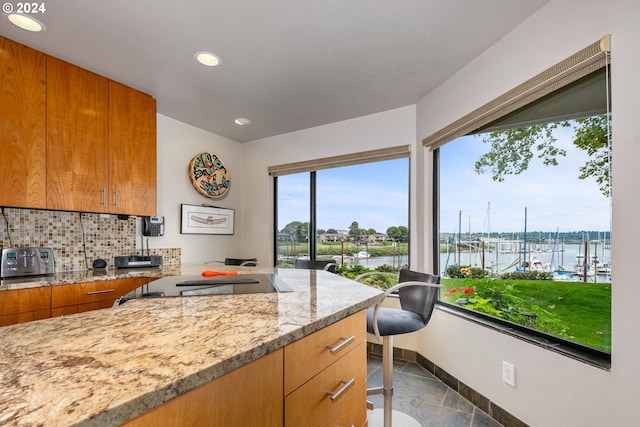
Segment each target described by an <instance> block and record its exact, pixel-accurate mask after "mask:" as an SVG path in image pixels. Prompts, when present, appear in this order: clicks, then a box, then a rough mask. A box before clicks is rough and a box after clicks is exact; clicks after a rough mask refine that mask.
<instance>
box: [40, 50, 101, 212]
mask: <svg viewBox="0 0 640 427" xmlns="http://www.w3.org/2000/svg"><path fill="white" fill-rule="evenodd" d="M107 108H108V80H107V79H106V78H104V77H102V76H99V75H97V74H94V73H92V72H90V71H87V70H84V69H82V68H79V67H76V66H75V65H72V64H69V63H67V62H64V61H61V60H59V59H56V58H52V57H48V58H47V165H48V169H47V208H48V209H60V210H74V211H75V210H77V211H88V212H104V211H105V210H106V200H107V194H106V193H107V190H108V188H107V186H108V175H107V174H108V169H107V165H108V159H109V158H108V155H109V152H108V123H107V120H108V110H107Z"/></svg>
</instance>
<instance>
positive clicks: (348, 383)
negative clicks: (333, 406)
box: [327, 378, 356, 401]
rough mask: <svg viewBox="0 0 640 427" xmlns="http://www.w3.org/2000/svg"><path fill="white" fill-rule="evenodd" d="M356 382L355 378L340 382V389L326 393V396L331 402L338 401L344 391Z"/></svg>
mask: <svg viewBox="0 0 640 427" xmlns="http://www.w3.org/2000/svg"><path fill="white" fill-rule="evenodd" d="M355 382H356V379H355V378H351V379H350V380H349V381H345V380H340V383H341V384H343V386H342V387H340V388H339V389H338V391H328V392H327V394H328V395H329V396H331V400H334V401H335V400H336V399H338V398H339V397H340V396H341V395H342V393H344V392H345V391H347V390H348V389H349V387H351V386H352V385H354V384H355Z"/></svg>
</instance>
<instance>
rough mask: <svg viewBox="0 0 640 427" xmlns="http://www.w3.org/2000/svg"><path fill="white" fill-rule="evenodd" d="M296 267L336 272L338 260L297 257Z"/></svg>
mask: <svg viewBox="0 0 640 427" xmlns="http://www.w3.org/2000/svg"><path fill="white" fill-rule="evenodd" d="M295 267H296V268H300V269H305V270H326V271H328V272H330V273H335V272H336V261H335V260H328V261H320V260H310V259H296V265H295Z"/></svg>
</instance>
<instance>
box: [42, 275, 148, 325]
mask: <svg viewBox="0 0 640 427" xmlns="http://www.w3.org/2000/svg"><path fill="white" fill-rule="evenodd" d="M142 284H143V279H138V278H135V279H115V280H101V281H97V282H84V283H74V284H70V285H58V286H52V287H51V317H58V316H66V315H69V314H76V313H82V312H85V311H91V310H99V309H102V308H109V307H112V306H113V303H114V302H115V301H116V299H118V298H120V297H121V296H124V295H126V294H128V293H129V292H131V291H133V290H134V289H136V288H137V287H139V286H142Z"/></svg>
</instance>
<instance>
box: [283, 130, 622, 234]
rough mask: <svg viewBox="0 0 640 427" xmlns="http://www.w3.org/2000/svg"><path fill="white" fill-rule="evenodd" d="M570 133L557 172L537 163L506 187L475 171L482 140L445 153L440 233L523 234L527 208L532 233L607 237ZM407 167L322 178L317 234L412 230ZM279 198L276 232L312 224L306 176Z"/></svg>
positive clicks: (374, 167)
mask: <svg viewBox="0 0 640 427" xmlns="http://www.w3.org/2000/svg"><path fill="white" fill-rule="evenodd" d="M571 133H572V131H571V130H570V129H561V130H559V131H558V133H557V134H556V138H557V139H558V141H557V145H559V146H562V147H563V148H565V149H566V150H567V156H566V157H560V158H559V159H558V162H559V166H556V167H553V166H544V165H543V164H542V162H541V161H539V160H537V159H533V160H532V161H531V164H530V166H529V169H528V170H527V171H525V172H524V173H522V174H520V175H515V176H507V178H506V179H505V181H503V182H494V181H493V180H492V179H491V176H490V175H489V174H483V175H478V174H477V173H476V172H475V171H474V163H475V161H476V160H477V159H478V158H480V156H481V155H482V154H484V153H485V152H487V151H488V149H489V147H488V145H486V144H483V143H482V140H481V137H475V136H466V137H462V138H459V139H458V140H456V141H454V142H451V143H449V144H446V145H444V146H443V147H441V149H440V151H441V153H440V171H441V187H440V214H441V217H440V230H441V231H442V232H457V231H458V218H459V216H461V218H462V221H461V222H462V232H463V233H466V232H468V231H469V230H470V231H471V232H472V233H486V232H488V231H492V232H522V231H523V230H524V216H525V208H526V209H527V231H547V232H555V231H556V230H558V231H560V232H571V231H581V230H590V231H609V230H610V210H611V209H610V200H609V199H608V198H607V197H605V196H603V195H602V194H601V193H600V191H599V189H598V184H597V183H596V181H595V180H594V179H587V180H579V179H578V175H579V173H580V172H579V167H580V166H581V165H582V164H584V162H585V160H586V158H587V157H586V155H585V154H584V152H583V151H582V150H579V149H577V148H575V147H574V146H573V143H572V142H571V141H572V138H571ZM408 165H409V162H408V159H398V160H390V161H385V162H376V163H370V164H364V165H357V166H349V167H343V168H335V169H327V170H321V171H318V172H317V194H318V206H317V220H318V228H319V229H324V230H326V229H329V228H334V229H338V230H340V229H341V230H348V229H349V226H350V225H351V223H352V222H353V221H357V222H358V224H359V227H360V228H364V229H369V228H374V229H375V230H376V231H378V232H383V233H384V232H386V230H387V228H388V227H390V226H398V225H405V226H407V225H408V191H409V190H408V185H409V184H408V167H409V166H408ZM278 195H279V219H278V228H280V229H282V228H283V227H284V226H285V225H287V224H288V223H290V222H292V221H302V222H306V221H308V220H309V202H308V200H309V174H308V173H302V174H295V175H286V176H281V177H279V178H278ZM489 206H490V208H489ZM460 212H461V213H460Z"/></svg>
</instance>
